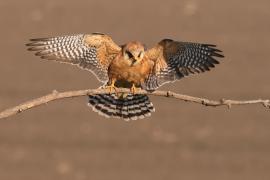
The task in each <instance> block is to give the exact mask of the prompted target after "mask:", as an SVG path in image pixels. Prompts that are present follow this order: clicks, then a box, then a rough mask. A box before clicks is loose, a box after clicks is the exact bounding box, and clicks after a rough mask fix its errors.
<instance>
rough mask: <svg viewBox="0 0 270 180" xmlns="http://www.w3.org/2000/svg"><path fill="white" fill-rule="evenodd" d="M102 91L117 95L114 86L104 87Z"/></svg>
mask: <svg viewBox="0 0 270 180" xmlns="http://www.w3.org/2000/svg"><path fill="white" fill-rule="evenodd" d="M104 89H106V90H108V91H109V94H112V92H113V91H114V92H115V93H117V88H116V87H115V86H114V84H111V85H108V86H105V87H104Z"/></svg>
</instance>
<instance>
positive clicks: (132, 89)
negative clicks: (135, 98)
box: [130, 83, 137, 94]
mask: <svg viewBox="0 0 270 180" xmlns="http://www.w3.org/2000/svg"><path fill="white" fill-rule="evenodd" d="M130 91H131V93H132V94H136V91H137V88H136V86H135V84H134V83H133V84H132V87H131V88H130Z"/></svg>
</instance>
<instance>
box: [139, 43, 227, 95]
mask: <svg viewBox="0 0 270 180" xmlns="http://www.w3.org/2000/svg"><path fill="white" fill-rule="evenodd" d="M221 52H222V51H220V50H218V49H216V46H215V45H211V44H200V43H191V42H177V41H173V40H171V39H164V40H162V41H160V42H159V43H158V45H156V46H155V47H153V48H152V49H150V50H148V51H147V52H146V55H147V56H148V57H149V58H150V59H151V60H152V61H154V64H155V65H154V68H153V71H152V73H151V74H150V75H149V77H148V78H147V79H146V81H145V84H144V85H145V87H146V89H148V90H154V89H156V88H158V87H160V86H161V85H163V84H165V83H168V82H173V81H175V80H178V79H180V78H183V77H185V76H188V75H190V74H194V73H201V72H205V71H209V70H210V69H211V68H213V67H215V64H219V61H218V60H217V59H216V58H217V57H220V58H222V57H224V56H223V55H222V54H220V53H221Z"/></svg>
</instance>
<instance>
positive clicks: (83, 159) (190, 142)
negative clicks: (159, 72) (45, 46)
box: [0, 0, 270, 180]
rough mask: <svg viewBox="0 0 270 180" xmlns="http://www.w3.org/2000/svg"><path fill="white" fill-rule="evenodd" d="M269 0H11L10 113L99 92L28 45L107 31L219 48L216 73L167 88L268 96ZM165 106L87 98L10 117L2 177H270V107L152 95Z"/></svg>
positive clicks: (2, 138)
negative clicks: (118, 111) (96, 103)
mask: <svg viewBox="0 0 270 180" xmlns="http://www.w3.org/2000/svg"><path fill="white" fill-rule="evenodd" d="M269 7H270V2H269V1H268V0H259V1H253V0H238V1H234V0H227V1H217V0H201V1H200V0H189V1H188V0H182V1H179V0H172V1H163V0H160V1H157V0H149V1H143V0H137V1H105V0H99V1H98V0H88V1H86V0H81V1H67V0H59V1H55V0H46V1H41V0H24V1H15V0H9V1H7V0H6V1H5V0H1V1H0V23H1V28H0V32H1V33H0V39H1V41H0V47H1V48H0V52H1V60H0V62H1V66H0V82H1V87H0V109H5V108H7V107H10V106H13V105H16V104H18V103H21V102H24V101H26V100H29V99H31V98H34V97H39V96H42V95H44V94H47V93H49V92H51V91H52V90H54V89H57V90H59V91H64V90H76V89H87V88H96V87H98V86H99V85H100V84H99V82H98V81H97V80H96V79H95V77H94V76H93V75H91V74H89V73H88V72H86V71H82V70H80V69H78V68H76V67H73V66H69V65H63V64H57V63H51V62H47V61H42V60H40V59H38V58H37V57H35V56H33V54H32V53H30V52H27V51H26V48H25V46H24V44H25V43H26V42H27V40H28V39H29V38H34V37H44V36H45V37H46V36H54V35H63V34H74V33H91V32H96V31H99V32H103V33H108V34H110V35H111V36H112V37H113V39H114V40H115V42H117V43H118V44H123V43H125V42H127V41H131V40H140V41H143V42H144V43H145V44H147V46H149V47H151V46H152V45H154V44H155V43H156V42H158V41H159V40H161V39H162V38H165V37H166V38H173V39H177V40H183V41H195V42H205V43H214V44H218V45H219V48H220V49H222V50H223V51H224V54H225V56H226V58H225V59H224V60H222V63H221V64H220V65H219V66H218V67H217V68H215V69H213V70H212V71H211V72H208V73H205V74H201V75H196V76H191V77H189V78H186V79H183V80H181V81H179V82H177V83H174V84H169V85H166V86H164V87H162V89H166V90H172V91H175V92H179V93H184V94H189V95H194V96H202V97H208V98H211V99H219V98H233V99H254V98H255V99H256V98H270V93H269V92H270V83H269V68H270V60H269V47H270V38H269V32H270V21H269V19H270V11H269ZM151 99H152V101H153V103H154V104H155V106H156V112H155V113H154V114H153V115H152V117H151V118H148V119H145V120H139V121H133V122H128V123H127V122H124V121H122V120H119V119H104V118H103V117H101V116H98V115H97V114H96V113H94V112H92V111H91V110H90V109H89V108H88V107H87V106H86V105H85V104H86V98H85V97H81V98H76V99H69V100H64V101H58V102H53V103H49V104H48V105H46V106H42V107H39V108H36V109H32V110H29V111H27V112H24V113H22V114H20V115H17V116H13V117H10V118H8V119H4V120H1V121H0V180H17V179H20V180H37V179H38V180H49V179H51V180H61V179H63V180H69V179H70V180H86V179H87V180H88V179H94V180H105V179H111V180H114V179H115V180H126V179H129V180H135V179H136V180H138V179H140V180H149V179H155V180H163V179H185V180H195V179H200V180H212V179H213V180H216V179H219V180H228V179H230V180H241V179H243V180H254V179H260V180H268V179H270V171H269V170H270V140H269V139H270V131H269V129H270V118H269V117H270V111H269V110H267V109H265V108H263V107H262V106H261V105H250V106H241V107H240V106H235V107H233V108H232V109H230V110H228V109H227V108H226V107H218V108H211V107H203V106H201V105H197V104H192V103H185V102H181V101H177V100H173V99H165V98H159V97H151Z"/></svg>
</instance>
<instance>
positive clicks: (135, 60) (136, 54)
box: [132, 52, 141, 65]
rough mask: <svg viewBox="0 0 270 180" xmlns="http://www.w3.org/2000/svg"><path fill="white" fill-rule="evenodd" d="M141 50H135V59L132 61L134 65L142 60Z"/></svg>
mask: <svg viewBox="0 0 270 180" xmlns="http://www.w3.org/2000/svg"><path fill="white" fill-rule="evenodd" d="M140 53H141V52H135V53H134V54H132V55H133V58H132V59H133V61H132V65H133V64H135V63H136V62H140V60H141V58H140V57H139V55H140Z"/></svg>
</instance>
